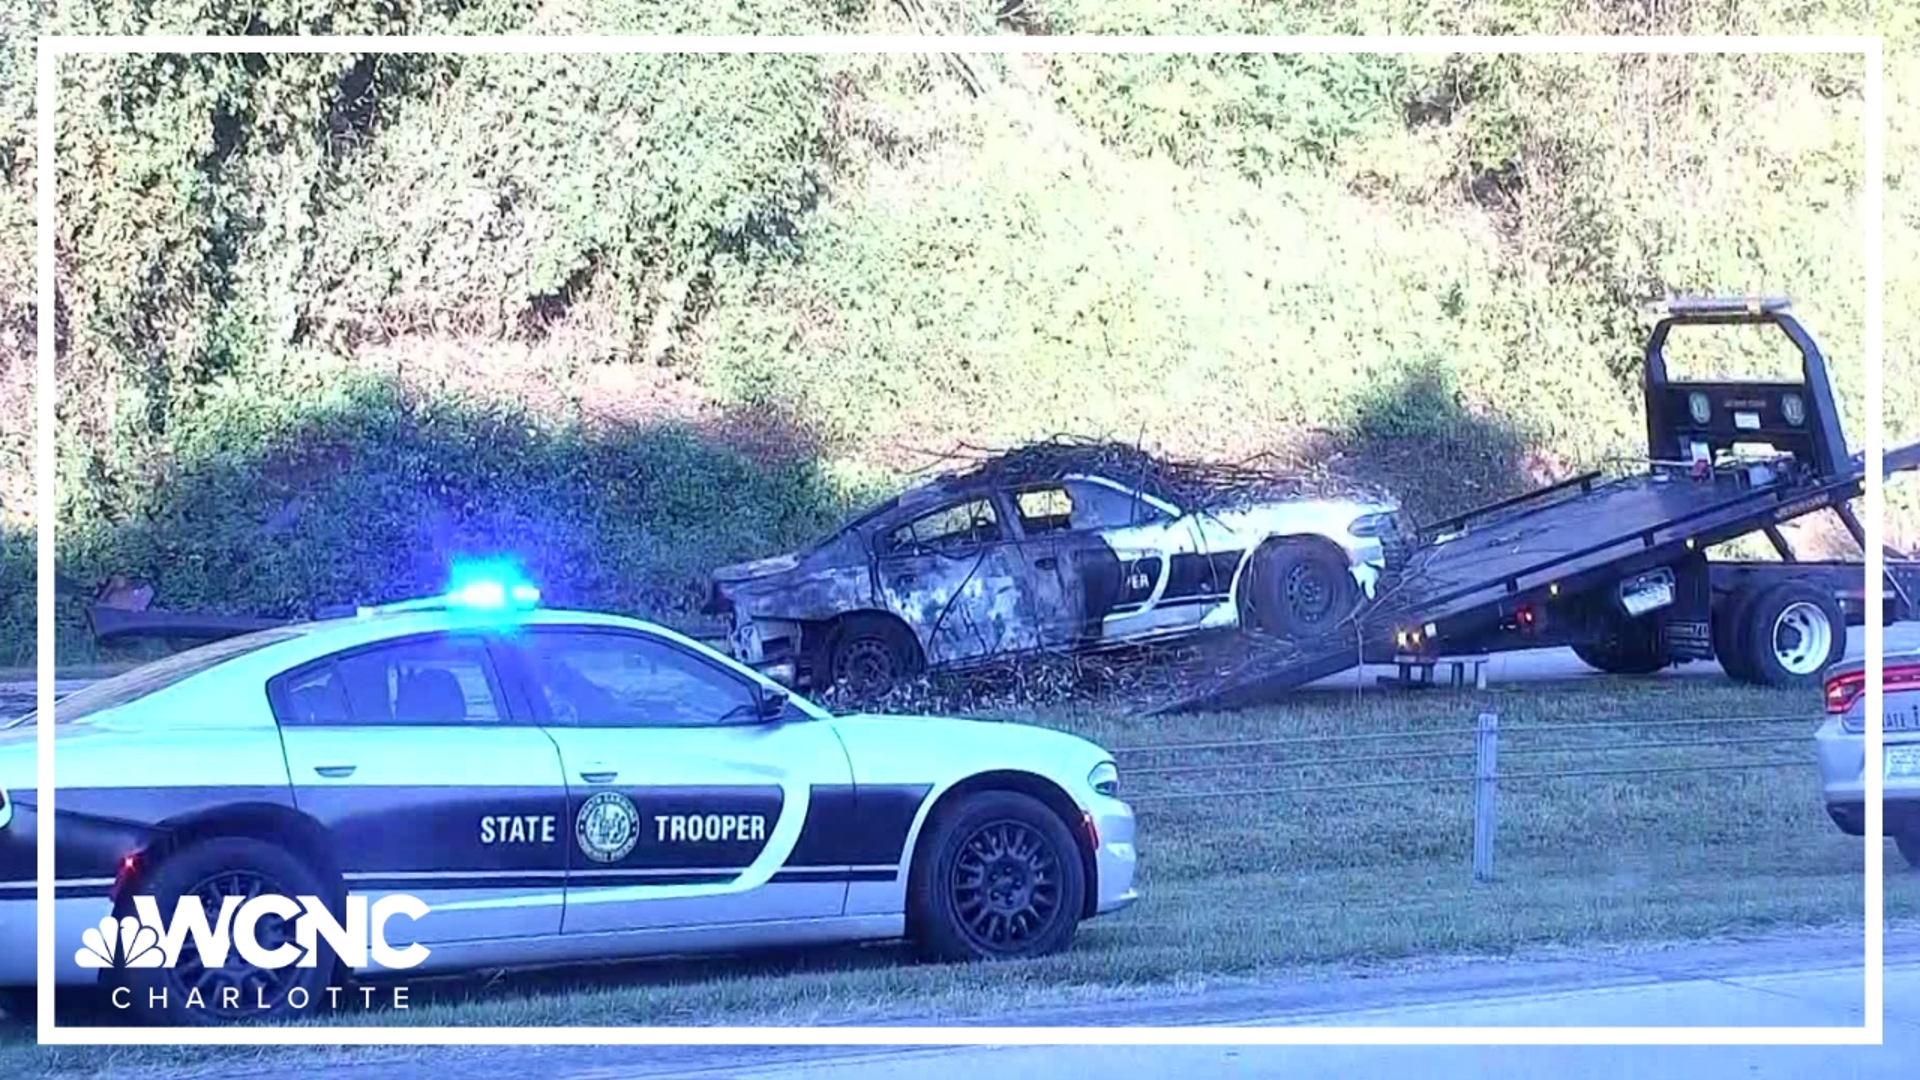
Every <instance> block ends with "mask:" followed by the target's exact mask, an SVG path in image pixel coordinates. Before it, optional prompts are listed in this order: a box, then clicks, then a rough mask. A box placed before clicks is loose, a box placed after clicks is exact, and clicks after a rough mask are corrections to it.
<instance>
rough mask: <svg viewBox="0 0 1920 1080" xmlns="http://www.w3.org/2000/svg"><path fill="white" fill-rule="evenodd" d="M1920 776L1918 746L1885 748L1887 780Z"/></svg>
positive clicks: (1919, 749) (1919, 747) (1919, 750)
mask: <svg viewBox="0 0 1920 1080" xmlns="http://www.w3.org/2000/svg"><path fill="white" fill-rule="evenodd" d="M1909 776H1920V746H1889V747H1887V779H1889V780H1892V779H1894V778H1896V777H1909Z"/></svg>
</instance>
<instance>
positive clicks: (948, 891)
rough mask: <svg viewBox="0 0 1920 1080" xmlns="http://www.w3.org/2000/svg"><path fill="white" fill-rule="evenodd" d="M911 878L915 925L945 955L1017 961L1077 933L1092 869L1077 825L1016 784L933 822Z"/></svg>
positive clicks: (929, 951) (974, 798)
mask: <svg viewBox="0 0 1920 1080" xmlns="http://www.w3.org/2000/svg"><path fill="white" fill-rule="evenodd" d="M930 829H931V832H930V834H929V836H928V838H927V842H926V843H925V844H924V845H922V847H921V852H922V855H921V857H920V858H919V859H916V861H915V865H914V868H913V873H912V876H911V878H910V883H909V886H908V901H909V910H908V925H909V930H910V933H912V935H913V937H914V942H915V945H916V946H917V947H918V948H919V950H920V952H921V954H922V955H924V956H926V957H928V958H930V959H935V960H949V961H963V960H1011V959H1020V958H1025V957H1034V956H1044V955H1046V954H1048V953H1052V952H1057V951H1059V950H1060V949H1063V948H1065V947H1066V946H1067V943H1068V942H1070V941H1071V940H1072V939H1073V932H1074V929H1075V927H1076V926H1077V925H1078V923H1079V921H1080V913H1081V911H1082V910H1083V905H1084V903H1085V899H1086V889H1087V881H1086V873H1085V869H1084V867H1083V866H1082V864H1081V862H1080V849H1079V847H1078V845H1076V844H1075V843H1074V839H1073V833H1072V832H1070V831H1069V830H1068V828H1067V825H1066V823H1065V822H1063V821H1061V820H1060V818H1059V815H1057V814H1055V813H1054V812H1053V811H1052V810H1049V809H1048V808H1047V806H1046V804H1044V803H1042V802H1040V801H1039V800H1038V799H1035V798H1033V797H1031V796H1028V795H1022V794H1019V793H1018V792H1012V791H987V792H981V793H979V794H976V795H969V796H967V797H966V798H965V799H964V800H963V801H961V802H960V804H959V805H957V806H955V807H953V808H952V810H951V811H950V812H943V813H942V814H941V815H940V816H939V817H938V818H937V819H935V820H934V821H933V823H932V824H931V825H930Z"/></svg>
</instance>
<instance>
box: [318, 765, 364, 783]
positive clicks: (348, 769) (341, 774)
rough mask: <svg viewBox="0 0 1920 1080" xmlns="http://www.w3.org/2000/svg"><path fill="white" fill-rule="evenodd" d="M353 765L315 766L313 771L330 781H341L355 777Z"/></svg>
mask: <svg viewBox="0 0 1920 1080" xmlns="http://www.w3.org/2000/svg"><path fill="white" fill-rule="evenodd" d="M355 768H357V766H353V765H315V766H314V767H313V771H314V772H317V773H319V774H320V775H321V776H324V777H326V778H328V779H329V780H340V779H344V778H346V777H349V776H352V775H353V770H354V769H355Z"/></svg>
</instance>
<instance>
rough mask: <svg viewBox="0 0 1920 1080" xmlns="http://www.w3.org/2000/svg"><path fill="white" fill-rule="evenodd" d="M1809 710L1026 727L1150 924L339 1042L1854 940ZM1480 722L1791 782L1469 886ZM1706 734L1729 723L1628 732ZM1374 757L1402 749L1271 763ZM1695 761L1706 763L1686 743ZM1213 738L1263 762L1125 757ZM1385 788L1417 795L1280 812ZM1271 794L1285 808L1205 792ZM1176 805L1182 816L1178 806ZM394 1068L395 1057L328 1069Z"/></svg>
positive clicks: (1510, 844) (1725, 780)
mask: <svg viewBox="0 0 1920 1080" xmlns="http://www.w3.org/2000/svg"><path fill="white" fill-rule="evenodd" d="M1818 709H1819V699H1818V697H1817V695H1815V694H1813V693H1810V692H1800V693H1782V692H1774V691H1765V690H1756V689H1752V688H1746V687H1736V686H1731V685H1729V684H1726V683H1724V682H1722V681H1720V680H1718V679H1712V680H1706V679H1700V680H1696V679H1688V678H1674V677H1667V678H1654V679H1647V680H1592V681H1587V682H1582V683H1580V684H1578V686H1566V687H1555V686H1551V685H1544V684H1531V685H1527V686H1525V687H1515V688H1511V689H1503V690H1502V689H1496V690H1490V691H1486V692H1480V693H1441V692H1435V693H1429V694H1423V695H1410V694H1397V695H1387V694H1368V695H1366V696H1364V697H1361V698H1358V699H1355V698H1354V697H1351V696H1349V695H1347V694H1317V695H1305V696H1303V697H1302V698H1301V699H1300V700H1299V701H1298V702H1297V703H1294V704H1291V705H1288V706H1284V707H1274V708H1270V709H1264V710H1257V711H1251V712H1246V713H1241V714H1237V715H1209V716H1195V717H1182V718H1175V719H1160V720H1146V719H1141V718H1133V717H1116V716H1102V715H1093V714H1074V713H1071V712H1065V713H1056V714H1051V715H1044V716H1037V717H1033V718H1032V719H1035V720H1037V721H1038V722H1041V723H1046V724H1049V725H1053V726H1058V727H1063V728H1068V729H1071V730H1076V731H1080V732H1083V733H1085V734H1088V735H1091V736H1093V737H1095V738H1097V739H1099V740H1101V741H1102V742H1104V743H1105V744H1106V745H1108V746H1110V747H1112V748H1114V749H1115V750H1116V751H1117V756H1118V757H1119V758H1120V760H1121V765H1122V777H1123V784H1124V785H1125V786H1126V787H1127V789H1128V794H1129V797H1130V798H1133V799H1134V800H1136V804H1137V807H1138V809H1139V811H1140V817H1141V821H1140V827H1141V836H1140V842H1141V846H1142V851H1143V853H1144V856H1143V858H1144V861H1143V865H1142V871H1141V873H1142V879H1143V880H1142V886H1143V893H1144V899H1143V900H1142V901H1141V903H1140V904H1138V905H1137V906H1135V907H1134V908H1132V909H1130V910H1128V911H1125V912H1122V913H1120V914H1118V915H1116V916H1113V917H1109V918H1105V919H1100V920H1095V921H1093V922H1091V923H1088V924H1087V925H1085V926H1084V927H1083V928H1082V930H1081V934H1080V936H1079V937H1078V938H1077V939H1076V943H1075V945H1074V947H1073V948H1072V949H1070V950H1069V951H1067V952H1066V953H1064V954H1062V955H1058V956H1054V957H1049V958H1046V959H1043V960H1039V961H1035V962H1031V963H1024V964H1019V965H996V966H960V967H951V966H926V965H917V964H911V963H907V962H905V957H904V955H903V954H902V950H900V949H899V948H896V947H893V946H878V947H874V946H869V947H860V948H829V949H816V950H807V951H801V952H782V953H774V954H763V955H755V956H748V957H742V958H736V959H731V960H726V961H716V960H711V959H709V960H703V961H698V962H693V961H685V962H652V963H626V964H608V965H598V966H593V967H589V968H572V969H566V970H559V971H553V972H535V973H521V974H513V975H506V976H497V977H493V978H483V977H472V978H454V979H441V980H434V981H431V982H430V981H427V980H416V981H415V984H414V985H413V986H412V988H411V990H410V998H411V1001H412V1007H411V1008H409V1009H408V1010H406V1011H404V1012H375V1013H372V1014H367V1015H360V1016H357V1017H355V1018H353V1019H351V1020H346V1021H341V1022H347V1023H379V1024H407V1025H426V1024H431V1025H534V1026H550V1025H602V1024H605V1025H628V1024H639V1025H658V1024H676V1025H677V1024H694V1025H699V1024H713V1023H741V1022H746V1023H762V1024H799V1025H810V1024H825V1023H845V1022H859V1021H864V1022H882V1021H889V1020H900V1019H905V1018H914V1019H924V1020H931V1021H935V1022H956V1021H964V1020H967V1019H969V1018H978V1017H983V1016H990V1015H994V1014H1004V1013H1006V1012H1008V1011H1012V1010H1019V1009H1023V1008H1032V1007H1039V1006H1045V1005H1061V1004H1071V1003H1075V1002H1080V1001H1086V1000H1110V999H1113V998H1116V997H1121V996H1139V995H1147V994H1153V995H1162V994H1179V993H1183V992H1190V991H1194V990H1197V989H1201V988H1206V987H1211V986H1218V985H1222V984H1230V983H1234V982H1237V981H1242V980H1248V979H1259V978H1263V977H1270V976H1272V975H1274V974H1276V973H1279V972H1297V971H1299V970H1300V969H1302V968H1307V967H1314V966H1318V965H1329V964H1332V965H1351V964H1356V963H1376V964H1377V963H1397V962H1404V961H1410V960H1415V959H1418V958H1423V957H1434V956H1445V955H1460V954H1473V955H1488V954H1492V955H1499V954H1508V953H1512V952H1515V951H1518V950H1526V949H1530V948H1534V947H1539V946H1547V945H1556V946H1560V945H1576V946H1577V945H1597V944H1603V943H1619V942H1635V941H1666V940H1680V939H1690V938H1698V937H1705V936H1713V935H1716V934H1720V933H1723V932H1727V931H1736V930H1738V931H1753V930H1767V929H1773V930H1780V929H1790V928H1796V927H1815V926H1823V925H1834V924H1842V923H1851V922H1855V921H1857V920H1858V919H1859V918H1860V912H1861V910H1862V907H1861V905H1862V889H1861V885H1862V877H1861V875H1862V872H1863V846H1862V844H1861V843H1860V842H1859V841H1858V840H1855V839H1852V838H1849V837H1846V836H1843V835H1841V834H1840V833H1839V832H1837V831H1836V830H1835V829H1834V828H1833V826H1832V825H1831V824H1830V823H1829V822H1828V821H1827V820H1826V817H1825V814H1824V813H1823V811H1822V808H1821V804H1820V797H1819V788H1818V780H1817V775H1816V773H1815V771H1814V766H1813V764H1812V758H1811V739H1810V734H1811V731H1812V729H1813V726H1814V719H1813V718H1814V717H1815V716H1817V715H1818ZM1483 711H1497V712H1498V714H1499V716H1500V722H1501V727H1502V737H1501V754H1502V759H1501V760H1502V770H1503V772H1506V773H1509V774H1517V773H1520V772H1527V773H1542V772H1559V771H1566V770H1576V769H1577V770H1595V769H1606V768H1679V767H1703V766H1714V767H1725V766H1746V765H1753V764H1756V763H1770V762H1791V763H1792V764H1790V765H1788V766H1787V767H1778V768H1759V769H1750V770H1747V769H1731V768H1728V769H1723V770H1722V771H1706V772H1684V773H1683V772H1670V773H1657V774H1650V775H1633V776H1626V775H1616V776H1586V777H1576V778H1569V779H1533V780H1511V781H1508V782H1506V783H1504V784H1503V785H1502V787H1501V791H1500V826H1499V833H1498V844H1497V860H1496V863H1495V871H1496V873H1495V879H1494V880H1493V881H1491V882H1487V883H1478V884H1476V883H1475V882H1474V881H1473V879H1472V875H1471V872H1470V857H1469V853H1470V850H1471V839H1470V838H1471V822H1472V816H1471V805H1470V790H1469V787H1468V786H1467V785H1465V784H1462V783H1456V782H1452V781H1450V780H1448V779H1446V778H1450V777H1456V776H1461V775H1465V774H1468V773H1470V772H1471V765H1472V755H1471V747H1472V736H1471V734H1468V733H1467V732H1468V731H1469V729H1470V728H1471V727H1472V719H1473V718H1474V717H1475V716H1477V715H1478V714H1479V713H1481V712H1483ZM1709 718H1745V719H1744V720H1742V721H1741V722H1739V723H1732V724H1721V725H1715V724H1686V725H1674V724H1653V723H1648V722H1649V721H1672V720H1675V719H1686V720H1697V719H1709ZM1388 732H1405V733H1408V734H1407V735H1405V736H1404V737H1399V738H1390V739H1373V740H1365V741H1350V742H1344V743H1343V742H1317V743H1316V742H1307V743H1301V742H1284V741H1283V740H1299V739H1309V738H1325V737H1327V736H1353V735H1365V734H1380V733H1388ZM1709 740H1718V741H1720V744H1719V745H1697V744H1699V743H1702V742H1705V741H1709ZM1725 740H1742V741H1737V742H1731V743H1728V742H1726V741H1725ZM1756 740H1757V741H1756ZM1229 741H1232V742H1248V741H1255V742H1272V743H1275V745H1260V746H1252V747H1246V746H1241V747H1233V748H1214V749H1206V750H1147V749H1143V748H1147V747H1163V746H1167V745H1171V744H1191V743H1208V744H1218V743H1222V742H1229ZM1676 743H1680V744H1689V745H1673V744H1676ZM1656 744H1660V745H1656ZM1409 753H1419V754H1423V755H1429V754H1430V755H1447V756H1422V757H1415V758H1412V759H1408V758H1407V757H1406V755H1407V754H1409ZM1315 762H1319V763H1320V764H1315ZM1153 768H1160V769H1176V768H1178V769H1192V770H1194V771H1186V772H1159V773H1154V772H1150V771H1149V770H1150V769H1153ZM1401 778H1406V779H1410V780H1413V781H1414V782H1412V783H1409V784H1407V785H1405V786H1390V787H1374V788H1362V789H1350V790H1335V791H1316V792H1299V791H1298V790H1297V789H1299V788H1303V787H1326V786H1330V785H1336V784H1358V783H1374V782H1379V781H1385V780H1394V779H1401ZM1280 789H1286V790H1289V791H1292V792H1293V793H1291V794H1279V793H1267V794H1251V795H1248V794H1243V795H1237V796H1214V795H1211V794H1209V793H1213V792H1221V791H1229V790H1233V791H1243V792H1244V791H1263V792H1275V791H1278V790H1280ZM1193 795H1199V796H1202V797H1193V798H1174V797H1172V796H1193ZM1887 865H1888V869H1889V872H1890V874H1891V877H1890V879H1889V883H1888V886H1887V891H1886V900H1887V913H1888V916H1889V917H1890V918H1906V917H1911V916H1914V915H1916V914H1920V887H1916V884H1915V882H1914V879H1913V877H1912V876H1910V875H1906V874H1904V873H1901V872H1899V868H1900V866H1901V863H1900V862H1899V860H1898V857H1897V856H1895V855H1893V854H1892V853H1891V852H1890V853H1889V855H1888V863H1887ZM313 1052H314V1051H311V1050H303V1051H301V1052H300V1053H302V1054H303V1055H310V1054H312V1053H313ZM390 1052H399V1051H375V1050H371V1049H354V1050H340V1051H332V1052H331V1053H338V1054H342V1055H345V1056H346V1057H347V1058H356V1059H357V1058H364V1057H365V1056H366V1055H369V1054H377V1053H390ZM406 1052H408V1053H415V1051H406ZM291 1053H292V1052H291V1051H276V1050H272V1049H255V1050H238V1049H232V1048H211V1047H208V1048H119V1049H109V1048H58V1049H49V1050H44V1051H43V1050H40V1049H38V1048H37V1047H35V1046H33V1045H32V1044H31V1035H30V1033H29V1032H27V1031H25V1030H24V1029H20V1028H11V1029H8V1028H0V1073H6V1074H13V1075H27V1074H30V1073H34V1072H40V1073H42V1074H45V1073H56V1072H57V1073H69V1072H71V1073H81V1074H84V1073H88V1072H98V1071H106V1070H116V1069H123V1068H135V1067H138V1068H141V1069H143V1070H145V1069H150V1068H154V1067H158V1066H160V1065H163V1064H164V1065H167V1066H171V1067H176V1068H186V1067H190V1066H194V1065H196V1064H212V1063H214V1062H220V1063H223V1064H224V1065H225V1066H227V1067H231V1066H232V1065H233V1064H235V1056H236V1055H237V1056H238V1057H239V1058H241V1059H244V1060H248V1061H254V1060H257V1061H260V1062H262V1063H285V1062H290V1061H292V1060H293V1058H291V1057H290V1056H289V1055H290V1054H291ZM302 1060H310V1059H308V1058H303V1059H302Z"/></svg>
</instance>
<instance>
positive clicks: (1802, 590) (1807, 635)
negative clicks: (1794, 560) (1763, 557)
mask: <svg viewBox="0 0 1920 1080" xmlns="http://www.w3.org/2000/svg"><path fill="white" fill-rule="evenodd" d="M1741 621H1742V623H1743V629H1744V632H1745V635H1746V646H1747V648H1746V653H1747V655H1746V657H1745V660H1746V662H1747V663H1749V664H1751V665H1752V673H1753V681H1754V682H1757V683H1760V684H1761V685H1763V686H1817V685H1819V683H1820V677H1821V674H1822V673H1823V672H1825V671H1826V669H1827V666H1828V665H1829V664H1832V663H1834V662H1835V661H1837V660H1839V659H1840V658H1841V657H1844V656H1845V655H1846V654H1847V621H1846V617H1845V616H1844V615H1842V614H1841V612H1840V605H1839V604H1838V603H1837V602H1835V600H1834V598H1833V594H1832V592H1830V591H1829V590H1826V589H1822V588H1819V587H1818V586H1815V585H1809V584H1807V583H1806V582H1804V581H1785V582H1781V583H1780V584H1778V585H1775V586H1774V587H1773V588H1771V589H1768V590H1767V591H1766V592H1763V593H1761V594H1760V595H1759V596H1758V597H1756V598H1754V601H1753V603H1752V604H1750V605H1748V606H1747V608H1746V618H1744V619H1743V620H1741Z"/></svg>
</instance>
